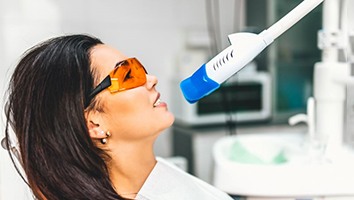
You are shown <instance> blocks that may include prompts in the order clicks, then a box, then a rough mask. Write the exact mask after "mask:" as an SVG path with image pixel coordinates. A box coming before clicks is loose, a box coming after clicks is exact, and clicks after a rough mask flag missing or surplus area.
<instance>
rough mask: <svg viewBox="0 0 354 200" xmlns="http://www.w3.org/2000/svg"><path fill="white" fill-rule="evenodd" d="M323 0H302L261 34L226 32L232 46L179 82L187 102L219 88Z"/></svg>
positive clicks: (192, 101)
mask: <svg viewBox="0 0 354 200" xmlns="http://www.w3.org/2000/svg"><path fill="white" fill-rule="evenodd" d="M321 2H323V0H304V1H303V2H301V3H300V4H299V5H298V6H297V7H295V8H294V9H293V10H292V11H290V12H289V13H288V14H287V15H285V16H284V17H283V18H281V19H280V20H279V21H278V22H277V23H275V24H274V25H272V26H271V27H270V28H269V29H267V30H264V31H263V32H261V33H260V34H253V33H236V34H232V35H229V40H230V43H231V46H229V47H227V48H226V49H224V50H223V51H222V52H221V53H219V54H218V55H216V56H215V57H214V58H213V59H211V60H210V61H209V62H207V63H205V64H204V65H202V66H201V67H200V68H199V69H198V70H197V71H196V72H194V74H193V75H192V76H191V77H189V78H187V79H185V80H183V81H182V82H181V84H180V87H181V90H182V93H183V95H184V97H185V98H186V100H187V101H188V102H189V103H195V102H197V101H198V100H199V99H201V98H203V97H204V96H207V95H209V94H210V93H212V92H213V91H215V90H216V89H218V88H219V87H220V84H222V83H223V82H224V81H226V80H227V79H228V78H229V77H231V76H232V75H233V74H235V73H237V72H238V71H240V70H241V69H242V68H243V67H244V66H245V65H247V64H248V63H249V62H250V61H252V60H253V59H254V58H255V57H256V56H257V55H258V54H259V53H260V52H262V51H263V49H265V48H266V47H267V46H268V45H269V44H271V43H272V42H273V41H274V40H275V39H276V38H277V37H279V36H280V35H281V34H282V33H284V32H285V31H286V30H288V29H289V28H290V27H292V26H293V25H294V24H295V23H296V22H298V21H299V20H300V19H302V18H303V17H304V16H305V15H307V14H308V13H309V12H311V11H312V10H313V9H314V8H316V7H317V6H318V5H319V4H320V3H321Z"/></svg>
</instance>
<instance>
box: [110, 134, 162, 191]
mask: <svg viewBox="0 0 354 200" xmlns="http://www.w3.org/2000/svg"><path fill="white" fill-rule="evenodd" d="M109 154H110V156H111V158H112V160H111V161H110V162H109V163H108V167H109V173H110V178H111V181H112V184H113V186H114V187H115V189H116V191H117V193H118V194H120V195H122V196H126V197H132V195H133V196H135V195H136V194H137V193H138V192H139V190H140V188H141V187H142V186H143V184H144V182H145V180H146V179H147V177H148V176H149V174H150V172H151V171H152V170H153V168H154V167H155V165H156V158H155V155H154V152H153V142H151V143H150V144H147V142H146V141H145V142H136V143H132V142H126V143H120V144H116V145H115V148H114V149H110V152H109Z"/></svg>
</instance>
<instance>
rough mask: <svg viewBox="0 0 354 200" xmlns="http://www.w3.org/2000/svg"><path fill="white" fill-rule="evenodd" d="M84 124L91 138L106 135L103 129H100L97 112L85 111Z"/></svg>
mask: <svg viewBox="0 0 354 200" xmlns="http://www.w3.org/2000/svg"><path fill="white" fill-rule="evenodd" d="M85 117H86V125H87V129H88V131H89V134H90V137H91V138H92V139H102V138H105V137H107V136H106V133H105V131H104V130H103V129H102V127H101V126H100V123H99V119H98V116H97V114H94V113H91V112H90V113H85Z"/></svg>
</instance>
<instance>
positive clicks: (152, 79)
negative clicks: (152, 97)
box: [146, 74, 158, 89]
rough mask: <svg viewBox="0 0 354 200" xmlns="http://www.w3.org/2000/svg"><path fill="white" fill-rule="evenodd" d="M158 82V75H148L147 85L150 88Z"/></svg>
mask: <svg viewBox="0 0 354 200" xmlns="http://www.w3.org/2000/svg"><path fill="white" fill-rule="evenodd" d="M157 83H158V80H157V77H156V76H153V75H148V74H147V75H146V85H147V87H148V89H152V88H153V87H155V86H156V84H157Z"/></svg>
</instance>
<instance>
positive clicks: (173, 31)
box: [0, 0, 206, 200]
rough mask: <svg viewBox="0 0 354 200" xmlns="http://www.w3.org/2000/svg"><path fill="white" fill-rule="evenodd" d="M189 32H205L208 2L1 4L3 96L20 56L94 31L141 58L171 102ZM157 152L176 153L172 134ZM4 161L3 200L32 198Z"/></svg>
mask: <svg viewBox="0 0 354 200" xmlns="http://www.w3.org/2000/svg"><path fill="white" fill-rule="evenodd" d="M189 30H198V31H200V30H201V31H206V19H205V7H204V0H194V1H188V0H178V1H175V0H149V1H146V0H130V1H123V0H104V1H100V0H74V1H73V0H60V1H54V0H0V61H1V62H0V84H1V85H0V92H1V94H3V93H4V91H5V88H6V86H7V83H8V79H9V76H10V74H11V71H12V70H13V67H14V66H15V64H16V62H17V60H18V58H19V57H20V55H21V54H22V53H23V52H24V51H25V50H26V49H28V48H29V47H31V46H32V45H34V44H37V43H38V42H40V41H43V40H45V39H47V38H49V37H52V36H57V35H61V34H69V33H89V34H92V35H94V36H97V37H99V38H100V39H102V40H103V41H104V42H105V43H107V44H110V45H112V46H114V47H116V48H117V49H119V50H121V51H122V52H124V53H125V54H126V55H128V56H136V57H138V58H139V59H140V60H141V61H142V62H143V63H144V65H145V66H146V67H147V69H148V71H149V73H150V74H154V75H156V76H157V77H158V78H159V84H158V86H157V89H158V90H159V91H160V92H161V94H162V95H161V98H162V99H163V100H164V101H167V103H168V102H170V98H171V97H170V96H171V93H172V92H176V91H170V90H169V87H170V85H169V77H170V76H171V75H172V73H173V70H172V69H173V68H174V67H175V59H176V54H177V53H178V52H179V51H180V50H181V49H183V48H184V37H185V33H186V32H187V31H189ZM192 67H197V66H192ZM1 96H3V95H1ZM0 102H1V105H2V104H3V100H2V99H1V101H0ZM170 106H171V105H170ZM1 113H3V110H2V109H1ZM3 121H4V119H2V122H1V126H0V127H1V130H4V128H3V124H4V123H3ZM0 137H1V138H3V131H0ZM156 152H157V154H158V155H160V156H169V155H171V142H170V130H167V131H165V133H163V134H162V135H161V137H160V138H159V139H158V140H157V142H156ZM0 162H1V163H0V167H1V171H0V200H14V199H21V200H22V199H27V198H28V197H27V196H28V194H27V193H26V190H25V189H24V188H25V187H23V186H24V184H23V183H22V182H21V180H20V178H19V176H18V175H16V172H15V171H14V169H13V166H12V165H11V162H10V161H9V158H8V155H7V154H6V152H5V151H4V150H2V149H1V150H0Z"/></svg>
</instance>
